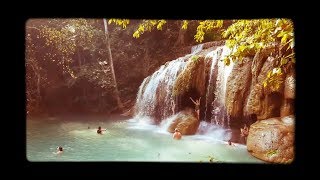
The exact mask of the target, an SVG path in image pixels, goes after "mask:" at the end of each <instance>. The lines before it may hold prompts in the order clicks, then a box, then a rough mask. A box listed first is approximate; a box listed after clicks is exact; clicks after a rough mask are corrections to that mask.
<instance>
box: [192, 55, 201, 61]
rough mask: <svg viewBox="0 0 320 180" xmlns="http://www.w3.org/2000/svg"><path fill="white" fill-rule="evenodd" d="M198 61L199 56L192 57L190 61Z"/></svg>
mask: <svg viewBox="0 0 320 180" xmlns="http://www.w3.org/2000/svg"><path fill="white" fill-rule="evenodd" d="M198 59H199V56H198V55H193V56H192V57H191V60H192V61H197V60H198Z"/></svg>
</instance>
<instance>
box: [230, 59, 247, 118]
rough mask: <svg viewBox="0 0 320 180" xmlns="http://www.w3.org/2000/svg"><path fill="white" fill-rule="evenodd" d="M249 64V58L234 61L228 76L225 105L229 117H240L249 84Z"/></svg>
mask: <svg viewBox="0 0 320 180" xmlns="http://www.w3.org/2000/svg"><path fill="white" fill-rule="evenodd" d="M251 64H252V60H251V59H249V58H246V59H244V60H243V62H242V63H236V64H235V65H234V67H233V69H232V72H231V74H230V76H229V78H228V82H227V92H226V107H227V112H228V114H229V115H230V116H231V117H242V114H243V104H244V100H245V98H246V93H247V91H248V90H249V88H250V84H251Z"/></svg>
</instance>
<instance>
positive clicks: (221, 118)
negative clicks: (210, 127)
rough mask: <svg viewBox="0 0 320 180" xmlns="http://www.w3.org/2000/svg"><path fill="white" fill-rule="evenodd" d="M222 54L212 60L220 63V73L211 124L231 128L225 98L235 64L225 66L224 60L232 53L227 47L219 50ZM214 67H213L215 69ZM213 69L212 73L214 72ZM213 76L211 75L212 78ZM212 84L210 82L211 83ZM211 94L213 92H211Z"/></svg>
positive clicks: (212, 108) (216, 84) (218, 64)
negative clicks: (228, 81)
mask: <svg viewBox="0 0 320 180" xmlns="http://www.w3.org/2000/svg"><path fill="white" fill-rule="evenodd" d="M218 52H220V53H219V54H220V55H217V56H213V58H217V59H216V60H214V59H212V63H215V62H216V61H218V63H217V66H218V73H217V77H216V82H215V91H214V95H215V98H214V100H213V102H212V103H211V118H210V121H211V123H214V124H216V125H218V126H221V127H224V128H229V117H228V116H227V112H226V108H225V97H226V90H227V80H228V77H229V76H230V73H231V71H232V68H233V63H232V62H230V64H229V65H228V66H227V65H225V63H224V61H223V59H224V58H225V57H226V55H228V54H229V53H230V49H229V48H227V47H226V46H223V47H220V48H218V49H217V53H218ZM214 67H215V66H214V65H212V66H211V68H212V69H214ZM212 69H211V72H213V70H212ZM212 75H213V74H210V78H211V76H212ZM209 83H210V82H209ZM209 93H211V92H209Z"/></svg>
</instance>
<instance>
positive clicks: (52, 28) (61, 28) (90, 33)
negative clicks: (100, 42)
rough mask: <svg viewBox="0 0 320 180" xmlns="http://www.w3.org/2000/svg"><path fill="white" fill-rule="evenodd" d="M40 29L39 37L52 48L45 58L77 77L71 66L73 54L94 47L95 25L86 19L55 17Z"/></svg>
mask: <svg viewBox="0 0 320 180" xmlns="http://www.w3.org/2000/svg"><path fill="white" fill-rule="evenodd" d="M27 28H29V27H28V26H27ZM38 30H39V35H38V37H37V38H42V39H45V45H46V46H47V48H51V51H48V52H47V53H46V54H45V59H47V60H50V61H52V62H56V63H57V65H58V66H61V67H62V69H63V72H67V73H68V74H70V76H71V77H73V78H76V76H75V73H74V71H73V70H72V68H70V65H71V64H72V63H73V56H74V55H75V54H76V52H78V51H79V49H91V48H92V45H93V44H94V43H93V41H94V38H95V37H94V35H95V34H96V33H97V30H96V29H95V27H94V26H92V25H91V24H89V22H88V21H87V20H86V19H66V20H60V19H53V20H48V23H47V24H45V25H41V26H40V27H39V29H38ZM100 32H102V31H100Z"/></svg>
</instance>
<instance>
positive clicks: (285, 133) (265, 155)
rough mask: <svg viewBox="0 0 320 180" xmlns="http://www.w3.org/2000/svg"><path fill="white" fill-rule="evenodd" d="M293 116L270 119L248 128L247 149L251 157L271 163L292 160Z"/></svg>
mask: <svg viewBox="0 0 320 180" xmlns="http://www.w3.org/2000/svg"><path fill="white" fill-rule="evenodd" d="M294 121H295V118H294V116H286V117H283V118H281V119H280V118H270V119H266V120H261V121H257V122H255V123H254V124H252V125H251V126H250V130H249V135H248V138H247V149H248V152H250V153H251V154H252V155H253V156H255V157H257V158H259V159H261V160H264V161H267V162H271V163H290V162H292V161H293V159H294Z"/></svg>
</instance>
